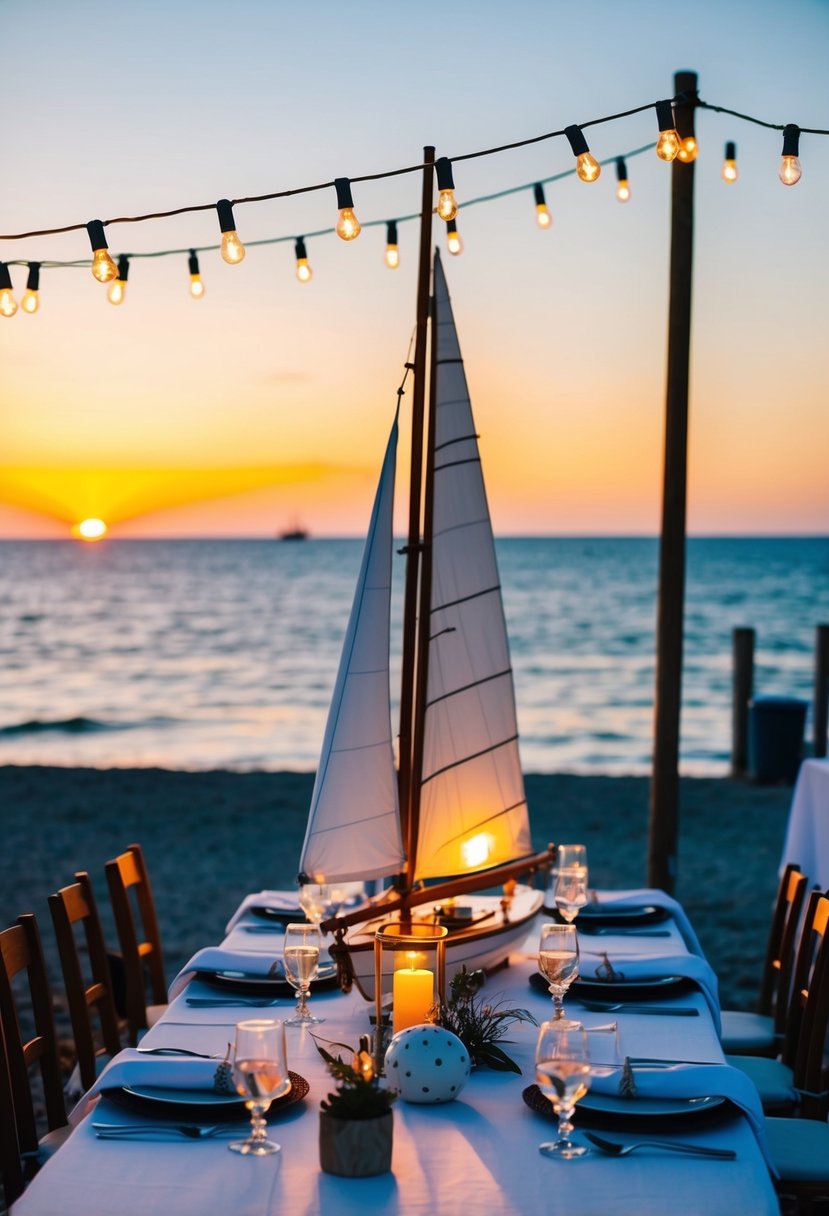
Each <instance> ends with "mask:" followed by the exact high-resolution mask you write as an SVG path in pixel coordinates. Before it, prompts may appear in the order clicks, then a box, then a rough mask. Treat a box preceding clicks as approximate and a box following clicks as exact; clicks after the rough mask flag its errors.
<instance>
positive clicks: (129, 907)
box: [105, 844, 167, 1043]
mask: <svg viewBox="0 0 829 1216" xmlns="http://www.w3.org/2000/svg"><path fill="white" fill-rule="evenodd" d="M105 870H106V877H107V883H108V884H109V898H110V902H111V904H112V912H113V916H114V918H115V928H116V931H117V933H118V942H119V944H120V947H121V956H122V960H123V966H124V980H125V987H126V1015H127V1022H128V1024H129V1033H130V1038H131V1040H132V1042H133V1043H135V1042H136V1041H137V1038H138V1034H139V1032H140V1031H142V1030H146V1028H147V989H148V987H149V992H150V997H151V1003H152V1004H156V1005H164V1004H166V1002H167V985H166V983H165V980H164V957H163V954H162V950H161V935H160V933H159V930H158V920H157V918H156V914H155V903H154V901H153V892H152V887H151V886H150V880H149V875H148V874H147V867H146V864H145V861H144V855H143V853H142V851H141V846H140V845H138V844H131V845H130V846H129V847H128V848H127V850H126V852H124V853H121V854H120V855H119V856H118V857H115V858H113V860H112V861H108V862H107V863H106V866H105ZM133 901H134V904H135V907H136V908H137V912H138V916H137V917H136V916H135V914H134V911H133ZM139 930H140V931H139Z"/></svg>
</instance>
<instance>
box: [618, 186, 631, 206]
mask: <svg viewBox="0 0 829 1216" xmlns="http://www.w3.org/2000/svg"><path fill="white" fill-rule="evenodd" d="M616 197H617V199H618V200H619V202H620V203H627V202H628V201H629V200H630V184H629V183H628V182H626V181H621V182H619V183H618V185H617V186H616Z"/></svg>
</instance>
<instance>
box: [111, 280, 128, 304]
mask: <svg viewBox="0 0 829 1216" xmlns="http://www.w3.org/2000/svg"><path fill="white" fill-rule="evenodd" d="M126 294H127V285H126V283H124V282H123V281H122V280H121V279H116V280H115V281H114V282H113V283H111V284H110V287H109V291H108V292H107V299H108V300H109V302H110V304H123V303H124V296H125V295H126Z"/></svg>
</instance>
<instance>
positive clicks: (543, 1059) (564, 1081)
mask: <svg viewBox="0 0 829 1216" xmlns="http://www.w3.org/2000/svg"><path fill="white" fill-rule="evenodd" d="M535 1079H536V1083H537V1085H538V1088H539V1089H540V1090H541V1092H542V1093H543V1094H544V1096H545V1097H546V1098H549V1100H550V1102H551V1103H552V1105H553V1110H554V1111H555V1113H556V1114H557V1115H558V1132H557V1134H556V1139H555V1141H554V1142H553V1143H545V1144H539V1146H538V1151H539V1152H540V1153H543V1154H544V1156H545V1157H560V1158H562V1159H563V1160H565V1161H569V1159H570V1158H571V1157H583V1156H584V1155H585V1153H587V1152H588V1151H589V1150H588V1149H587V1148H585V1146H584V1145H583V1144H574V1143H573V1141H572V1140H571V1139H570V1136H571V1134H572V1131H573V1124H572V1122H571V1120H572V1117H573V1112H574V1110H575V1107H576V1103H577V1102H578V1101H579V1100H580V1099H581V1098H583V1097H584V1095H585V1094H586V1093H587V1091H588V1089H589V1088H590V1057H589V1053H588V1047H587V1034H586V1033H585V1029H584V1027H583V1026H582V1025H581V1023H580V1022H562V1021H556V1022H542V1024H541V1026H540V1028H539V1031H538V1042H537V1044H536V1048H535Z"/></svg>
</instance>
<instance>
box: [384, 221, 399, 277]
mask: <svg viewBox="0 0 829 1216" xmlns="http://www.w3.org/2000/svg"><path fill="white" fill-rule="evenodd" d="M384 260H385V263H386V265H387V266H388V268H389V270H397V267H398V266H399V265H400V250H399V249H398V248H397V221H396V220H389V222H388V223H387V224H386V252H385V254H384Z"/></svg>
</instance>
